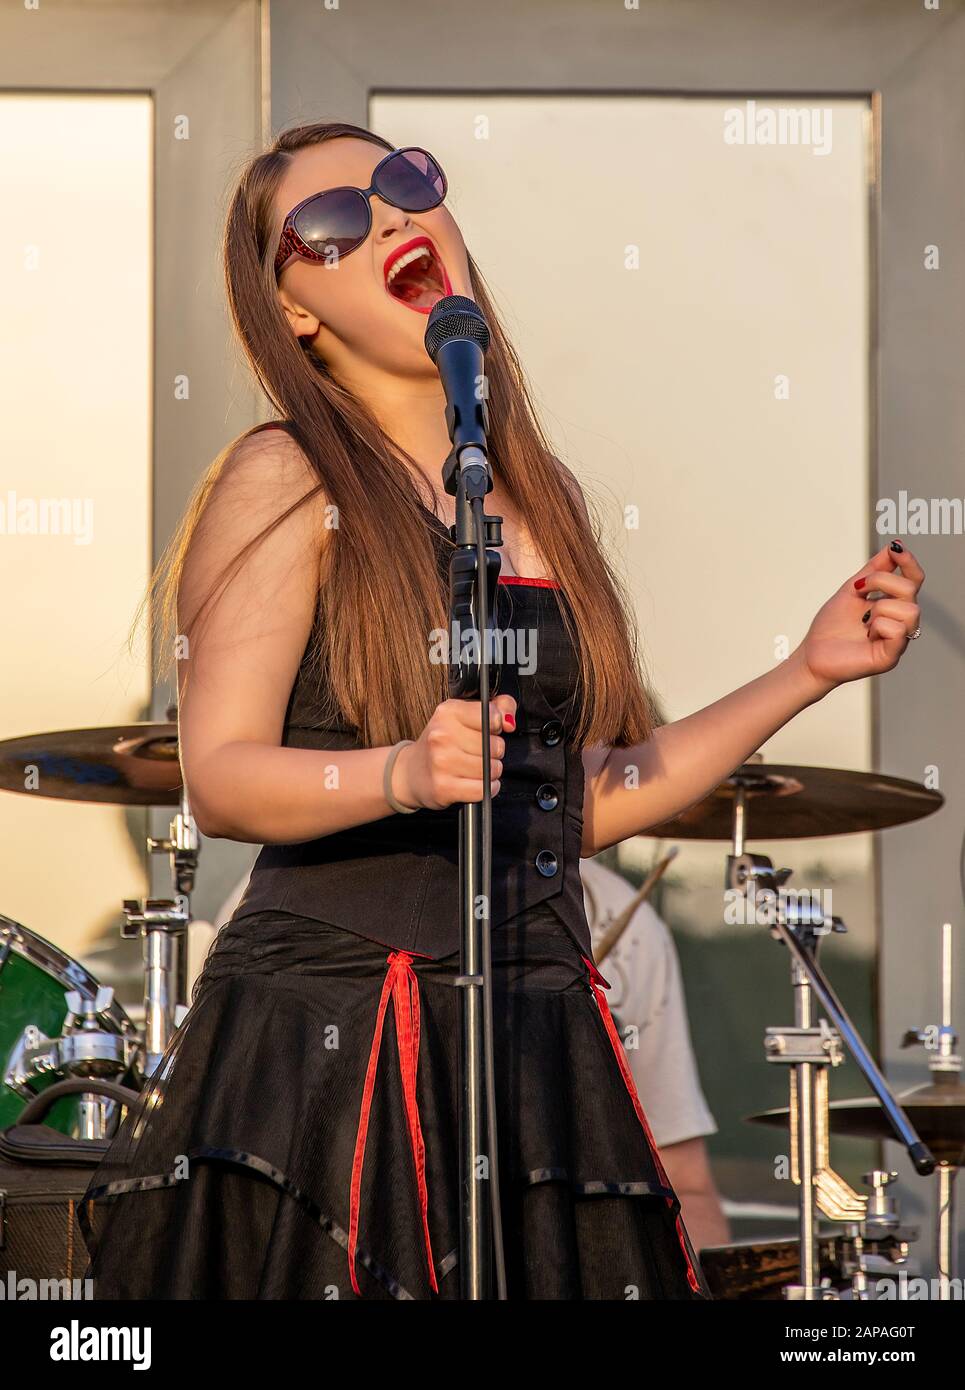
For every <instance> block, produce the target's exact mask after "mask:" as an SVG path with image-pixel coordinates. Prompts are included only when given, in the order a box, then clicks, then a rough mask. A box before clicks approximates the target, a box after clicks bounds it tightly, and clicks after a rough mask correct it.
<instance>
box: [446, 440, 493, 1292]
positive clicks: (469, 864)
mask: <svg viewBox="0 0 965 1390" xmlns="http://www.w3.org/2000/svg"><path fill="white" fill-rule="evenodd" d="M443 481H444V484H445V488H446V491H447V492H449V493H455V496H456V524H455V526H454V527H453V528H452V533H453V540H454V541H455V544H456V549H455V551H454V552H453V555H452V559H451V561H450V565H449V636H450V656H449V663H450V665H449V694H450V698H455V699H476V698H477V697H478V698H479V699H480V701H481V704H482V714H483V721H482V739H483V750H484V751H483V758H484V767H483V773H484V793H485V800H484V801H483V802H482V803H476V802H467V803H465V804H464V805H462V806H460V808H459V877H460V892H459V900H460V974H459V976H458V978H457V980H456V984H457V985H458V986H459V987H460V989H461V990H462V1008H461V1025H462V1026H461V1050H460V1062H461V1066H460V1080H459V1180H460V1200H459V1206H460V1271H461V1290H462V1297H463V1298H464V1299H471V1300H481V1299H488V1298H491V1297H492V1246H493V1235H494V1232H493V1223H492V1220H491V1191H492V1184H493V1183H494V1182H495V1183H497V1184H498V1171H497V1170H496V1164H497V1156H496V1152H495V1143H494V1142H492V1141H493V1139H494V1134H493V1130H494V1128H495V1124H494V1123H493V1125H492V1126H490V1124H489V1123H488V1115H487V1096H492V1094H493V1086H494V1078H492V1077H490V1076H487V1060H489V1059H488V1056H487V1048H486V1045H485V1044H486V1012H487V1005H488V1008H489V1010H490V1019H491V997H490V998H489V999H487V995H488V991H489V989H490V985H491V958H490V899H491V880H492V843H491V842H492V835H491V817H492V804H491V801H490V799H489V777H488V766H489V756H488V750H489V720H488V714H489V674H490V666H491V664H492V663H491V660H490V657H491V649H492V642H491V638H490V635H489V634H490V631H491V624H492V614H493V612H494V609H495V597H496V584H497V581H498V579H499V569H500V559H499V555H498V554H497V553H496V552H495V551H494V550H489V549H488V548H487V549H486V552H485V555H486V566H485V571H482V570H481V569H480V566H479V554H478V544H477V531H476V519H475V515H474V511H477V512H479V513H482V510H483V505H484V499H485V497H486V494H487V493H488V492H489V491H490V490H491V489H492V473H491V471H490V467H489V462H488V460H487V458H486V455H485V453H484V451H483V449H482V448H481V447H479V446H478V445H475V444H472V445H469V446H467V447H464V448H462V449H454V450H453V452H452V453H451V454H450V455H449V458H448V459H447V460H446V464H445V467H444V468H443ZM474 503H475V508H474ZM501 520H502V519H501V518H500V517H486V516H484V517H483V522H484V526H485V542H486V546H487V547H488V546H490V545H501V544H502V538H501V527H500V523H501ZM466 634H468V636H469V639H470V640H469V643H468V646H467V644H466V642H465V641H464V637H465V635H466ZM454 635H455V636H457V638H458V645H457V646H456V647H455V649H453V646H452V642H453V637H454ZM487 821H488V825H487ZM486 832H488V833H486ZM490 1026H491V1023H490ZM500 1234H501V1233H500ZM497 1238H498V1237H497Z"/></svg>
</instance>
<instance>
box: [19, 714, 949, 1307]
mask: <svg viewBox="0 0 965 1390" xmlns="http://www.w3.org/2000/svg"><path fill="white" fill-rule="evenodd" d="M175 720H176V712H175V711H174V710H173V709H171V710H169V711H168V721H167V722H158V723H137V724H128V725H123V726H120V727H113V728H98V729H80V730H71V731H67V732H59V733H49V734H35V735H31V736H29V737H22V738H13V739H8V740H6V741H4V742H0V790H6V791H10V792H23V791H24V790H25V788H26V787H28V786H29V787H30V788H31V790H32V792H33V794H34V795H37V794H39V795H42V796H50V797H57V798H62V799H67V800H72V801H79V802H99V803H103V804H109V805H115V806H118V805H119V806H153V807H168V808H171V809H172V810H173V811H174V815H173V818H172V820H171V822H170V829H169V834H168V836H167V837H166V838H164V839H161V840H157V839H153V838H149V839H148V841H147V849H148V851H149V852H150V853H152V854H167V855H168V858H169V863H170V873H171V896H170V897H168V898H164V899H159V898H148V899H146V900H126V901H125V902H124V907H123V911H124V921H123V925H122V927H121V932H122V935H124V936H127V937H139V938H140V939H141V940H142V943H143V977H144V987H143V1022H142V1023H140V1024H139V1025H138V1024H135V1022H134V1021H133V1020H132V1018H131V1017H130V1016H129V1015H128V1014H127V1013H126V1012H125V1010H124V1009H123V1008H122V1007H121V1005H120V1004H119V1003H118V1002H117V1000H116V999H115V998H114V992H113V990H112V989H111V988H110V987H107V986H103V985H100V984H99V983H98V982H97V980H95V979H94V978H93V976H92V975H91V974H90V972H89V971H88V970H87V969H85V968H84V967H83V966H82V965H81V964H80V963H79V962H77V961H75V960H72V959H71V958H70V957H69V956H67V955H65V954H64V952H62V951H61V950H59V949H58V948H57V947H56V946H54V945H52V944H51V943H50V942H48V941H45V940H44V939H43V938H42V937H40V936H38V935H36V933H34V932H32V931H30V930H29V929H28V928H27V927H25V926H22V925H21V924H19V923H17V922H14V921H12V920H11V919H10V918H7V917H3V916H0V1131H2V1132H4V1133H5V1132H7V1131H8V1129H9V1127H11V1126H13V1127H15V1126H16V1125H17V1124H18V1121H20V1120H21V1119H22V1117H23V1115H24V1114H25V1113H28V1111H30V1110H34V1109H36V1107H37V1105H38V1104H40V1103H41V1102H40V1100H39V1098H41V1097H45V1096H46V1098H47V1099H48V1100H49V1101H50V1102H51V1103H50V1104H49V1105H46V1106H45V1107H44V1108H45V1110H46V1115H45V1119H46V1124H47V1126H48V1127H49V1128H50V1129H52V1130H54V1131H57V1132H58V1133H59V1134H60V1135H63V1136H69V1138H70V1140H72V1141H74V1143H75V1144H76V1145H78V1146H81V1147H82V1146H83V1145H84V1144H90V1145H91V1147H92V1149H96V1150H97V1151H98V1152H101V1151H102V1150H103V1147H104V1143H105V1141H106V1140H109V1138H110V1136H111V1135H112V1134H113V1133H114V1132H115V1130H116V1128H117V1125H118V1123H119V1122H120V1118H121V1115H122V1113H123V1109H124V1107H125V1104H126V1103H127V1104H129V1103H131V1101H132V1100H133V1099H134V1097H135V1096H136V1094H137V1092H138V1091H139V1090H140V1089H141V1088H142V1087H143V1085H144V1082H145V1080H146V1079H147V1078H148V1077H150V1076H151V1074H152V1073H153V1072H154V1070H155V1069H156V1067H157V1066H158V1063H159V1062H160V1059H161V1057H162V1055H163V1054H164V1051H165V1049H166V1048H167V1046H168V1044H169V1042H170V1041H171V1039H172V1038H173V1036H174V1034H175V1032H176V1030H177V1028H178V1027H179V1026H180V1023H181V1021H182V1019H183V1017H184V1014H185V1013H186V1011H187V1007H188V999H187V979H188V976H187V941H188V933H189V930H190V926H191V922H192V916H191V894H192V891H193V888H194V883H195V877H196V872H197V867H198V859H199V851H200V839H199V835H198V831H197V827H196V826H195V823H194V820H193V818H192V815H191V809H190V805H189V802H188V797H187V792H186V789H185V787H184V785H183V782H182V779H181V771H180V766H179V761H178V739H177V725H176V722H175ZM29 774H32V776H31V775H29ZM942 804H943V798H942V797H941V795H940V794H939V793H938V792H936V791H931V790H928V789H926V788H924V787H922V786H920V785H919V784H917V783H914V782H910V781H906V780H904V779H900V778H895V777H885V776H881V775H878V774H876V773H860V772H846V771H839V770H837V769H833V768H820V767H817V768H815V767H791V766H785V765H774V764H765V763H764V762H763V761H760V760H759V758H754V759H751V760H750V761H749V762H747V763H745V764H744V765H743V766H742V767H740V768H738V769H737V771H736V772H734V773H733V775H732V776H730V777H729V778H727V779H726V780H725V781H724V782H723V783H722V784H721V785H720V786H718V787H717V788H716V789H715V790H714V791H713V792H712V793H711V794H710V795H709V796H708V797H706V798H705V799H704V800H703V801H701V802H699V803H698V804H697V805H695V806H693V807H691V808H690V809H689V810H688V811H686V812H684V813H683V815H681V816H679V817H678V818H676V819H675V820H673V821H668V822H667V823H666V824H663V825H660V826H655V827H653V828H652V829H651V830H649V831H648V832H647V833H648V836H652V837H656V838H661V839H699V840H724V841H729V842H730V853H729V854H728V856H727V879H726V887H727V889H728V890H730V892H732V893H736V894H741V895H744V896H745V897H746V898H748V899H753V905H754V915H752V916H751V917H750V918H749V919H748V920H751V921H759V920H760V904H761V902H762V900H763V901H765V902H766V903H767V904H768V909H769V910H768V912H767V914H766V926H767V929H768V930H769V932H770V934H771V935H772V936H773V937H774V938H775V940H777V941H778V942H779V943H781V944H783V945H784V946H785V947H786V948H787V950H788V956H789V962H790V969H791V987H792V998H793V1006H794V1023H793V1025H790V1026H775V1027H772V1028H768V1029H767V1034H766V1038H765V1057H766V1060H767V1062H768V1063H769V1064H772V1065H780V1066H785V1067H787V1068H788V1072H789V1106H788V1108H786V1109H781V1110H775V1111H769V1112H767V1113H765V1114H762V1115H757V1116H753V1117H751V1118H752V1119H753V1120H754V1121H755V1122H759V1123H762V1124H769V1125H779V1126H781V1127H789V1134H790V1150H791V1168H792V1172H791V1176H792V1178H793V1181H794V1183H795V1185H796V1187H797V1192H798V1198H799V1239H798V1240H797V1241H777V1242H772V1243H770V1244H766V1245H760V1244H758V1245H742V1246H732V1247H722V1248H719V1249H716V1250H709V1251H705V1252H703V1255H702V1258H703V1259H704V1264H705V1269H706V1272H707V1275H708V1279H709V1281H710V1283H711V1287H712V1288H714V1290H715V1292H716V1293H717V1294H718V1295H719V1296H720V1297H723V1298H768V1297H781V1296H783V1297H785V1298H791V1299H805V1300H817V1299H820V1300H824V1299H828V1298H838V1297H852V1298H857V1299H862V1298H869V1297H872V1296H873V1293H872V1291H871V1290H872V1288H873V1281H874V1279H875V1278H880V1277H881V1270H882V1268H885V1269H890V1270H897V1269H899V1268H900V1267H901V1266H902V1265H903V1264H905V1263H906V1262H907V1260H908V1252H909V1244H910V1242H911V1241H912V1239H913V1238H914V1237H915V1236H916V1235H917V1233H916V1232H914V1231H911V1230H909V1229H908V1228H906V1227H903V1226H902V1224H901V1220H900V1216H899V1213H898V1210H897V1203H896V1201H895V1200H894V1198H893V1197H892V1196H891V1195H890V1193H889V1191H888V1189H889V1187H890V1185H891V1183H892V1181H893V1180H894V1178H895V1177H896V1175H895V1174H892V1173H887V1172H882V1171H878V1170H875V1171H873V1172H871V1173H869V1174H867V1175H866V1178H865V1182H866V1185H867V1187H868V1189H869V1191H868V1192H867V1193H863V1194H862V1193H858V1192H856V1191H854V1189H853V1188H851V1186H850V1185H849V1184H848V1183H847V1182H845V1180H844V1179H843V1178H842V1177H840V1175H838V1174H837V1173H836V1172H835V1171H834V1169H833V1168H832V1167H831V1165H830V1156H829V1148H830V1137H831V1136H832V1135H862V1136H866V1137H868V1138H871V1139H884V1138H897V1139H898V1140H899V1141H900V1142H902V1143H904V1144H905V1146H906V1148H907V1149H908V1151H909V1154H910V1155H911V1157H912V1161H913V1163H914V1164H915V1167H916V1169H917V1171H918V1172H920V1173H922V1174H928V1173H931V1172H933V1171H934V1170H935V1169H936V1168H937V1172H938V1182H939V1188H940V1191H939V1218H938V1230H937V1233H936V1240H937V1250H938V1266H939V1272H940V1275H941V1276H943V1279H944V1284H945V1285H946V1286H947V1285H949V1284H950V1281H951V1280H952V1276H953V1251H952V1247H953V1234H954V1213H953V1193H954V1179H955V1175H956V1173H957V1170H958V1169H959V1168H960V1167H961V1166H962V1165H963V1162H965V1087H963V1085H962V1083H961V1080H960V1071H961V1060H960V1058H959V1057H958V1056H957V1054H956V1052H955V1047H956V1045H957V1035H956V1033H955V1031H954V1029H953V1026H952V1021H951V993H952V959H951V933H950V929H949V928H948V927H946V928H945V930H944V937H943V954H942V960H943V973H942V986H943V987H942V1000H943V1006H942V1018H941V1022H940V1023H938V1024H934V1025H929V1026H927V1027H922V1028H920V1029H917V1030H915V1031H914V1032H913V1033H911V1034H909V1035H908V1036H907V1037H906V1038H905V1040H904V1041H905V1043H906V1045H909V1046H910V1045H912V1044H922V1045H923V1046H924V1047H925V1049H926V1050H927V1052H928V1055H929V1070H930V1072H931V1076H932V1079H931V1081H930V1083H929V1084H928V1085H924V1086H920V1087H917V1088H916V1089H914V1090H911V1091H909V1092H907V1093H905V1094H904V1095H902V1096H900V1097H898V1098H897V1099H896V1098H895V1097H894V1096H893V1095H892V1093H891V1091H890V1090H889V1088H888V1085H887V1082H886V1081H885V1079H884V1077H883V1076H882V1075H881V1073H880V1071H879V1070H878V1068H877V1066H876V1064H875V1062H874V1060H873V1059H872V1057H871V1055H870V1053H869V1052H868V1049H867V1048H866V1046H865V1044H864V1043H863V1041H862V1039H861V1037H860V1036H859V1034H858V1032H857V1030H856V1029H855V1028H854V1025H853V1024H852V1023H851V1021H850V1019H849V1018H848V1016H847V1013H846V1012H845V1010H844V1007H843V1005H842V1004H841V1002H840V1000H839V999H838V997H837V995H836V994H835V992H834V989H833V987H832V985H831V983H830V981H829V980H828V979H827V976H826V975H825V973H824V971H823V970H822V968H821V966H820V965H819V963H818V959H817V957H818V947H819V945H820V942H821V939H822V938H823V937H824V936H825V935H827V934H828V933H829V932H838V931H842V930H844V924H843V923H842V922H841V921H840V920H839V919H838V918H831V917H826V916H825V915H824V913H823V912H822V911H821V908H820V906H818V905H816V904H814V903H813V902H811V901H802V899H801V895H798V894H795V893H794V892H793V891H791V890H789V889H787V888H786V886H785V885H786V884H787V881H788V878H789V877H790V874H791V871H790V870H787V869H780V870H777V869H775V868H774V867H773V865H772V863H771V861H770V860H769V859H767V858H766V857H764V856H762V855H757V854H752V853H749V852H748V851H747V849H746V844H747V841H748V838H749V833H750V830H751V829H753V832H754V835H755V837H757V838H759V839H767V840H774V839H783V838H787V839H794V838H798V837H804V836H824V835H838V834H844V833H849V832H854V831H861V830H880V829H883V828H885V827H888V826H895V825H899V824H902V823H906V822H909V821H913V820H917V819H920V818H921V817H923V816H927V815H930V814H932V813H933V812H934V811H936V810H938V808H939V807H940V806H941V805H942ZM667 862H669V858H668V861H667ZM665 867H666V865H665V864H664V865H663V866H661V867H660V868H659V869H658V870H657V871H655V872H654V873H653V874H651V876H650V879H649V880H648V883H647V884H646V885H644V889H643V890H641V891H642V892H644V891H649V889H650V888H651V887H652V886H653V883H654V882H655V881H656V879H657V878H658V877H659V875H660V873H661V872H663V869H664V868H665ZM638 897H639V895H638ZM804 898H805V899H807V895H804ZM635 906H636V904H635V903H634V904H632V905H631V908H630V909H628V911H627V913H626V914H624V916H625V918H626V920H625V921H624V920H622V919H621V920H620V921H619V922H617V923H615V924H613V927H612V928H611V931H610V933H609V935H608V945H609V946H612V945H613V943H614V941H615V940H616V937H617V936H618V935H619V930H620V928H621V927H625V926H626V925H627V924H628V922H629V920H630V917H631V916H632V910H633V909H634V908H635ZM818 1005H820V1009H821V1012H822V1013H823V1015H824V1017H823V1018H819V1017H818V1009H817V1006H818ZM845 1050H847V1051H849V1052H850V1053H851V1054H852V1056H853V1057H854V1059H855V1061H856V1062H857V1063H858V1066H859V1067H860V1069H861V1070H862V1072H863V1074H864V1075H865V1078H866V1079H867V1081H868V1084H869V1086H870V1088H871V1090H872V1091H873V1093H874V1094H873V1096H871V1097H868V1098H863V1099H860V1100H836V1101H833V1102H832V1101H830V1100H829V1094H828V1074H829V1072H830V1071H831V1069H833V1068H834V1067H836V1066H838V1065H839V1064H840V1062H841V1061H842V1060H843V1058H844V1053H845ZM85 1085H89V1087H90V1089H89V1090H86V1089H84V1088H85ZM2 1138H3V1133H0V1141H2ZM0 1147H2V1145H0ZM819 1214H820V1216H821V1217H823V1218H824V1220H825V1222H826V1223H830V1226H831V1228H832V1229H831V1230H830V1231H829V1230H828V1229H827V1228H825V1229H823V1230H819V1224H818V1223H819ZM939 1296H949V1295H948V1294H947V1293H946V1294H945V1295H941V1294H940V1295H939Z"/></svg>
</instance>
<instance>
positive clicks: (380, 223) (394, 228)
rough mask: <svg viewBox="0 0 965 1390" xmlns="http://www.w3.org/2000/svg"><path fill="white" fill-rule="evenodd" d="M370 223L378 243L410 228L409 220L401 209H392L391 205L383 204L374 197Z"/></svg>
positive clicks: (407, 215) (410, 222)
mask: <svg viewBox="0 0 965 1390" xmlns="http://www.w3.org/2000/svg"><path fill="white" fill-rule="evenodd" d="M372 221H373V222H374V224H375V235H376V237H377V238H378V239H379V240H380V241H388V239H389V237H391V236H395V235H396V234H397V233H398V232H405V231H408V229H409V228H410V227H411V226H412V221H411V218H410V217H409V214H408V213H407V212H404V211H403V209H402V208H394V207H393V206H392V204H391V203H383V202H382V201H381V199H380V198H378V196H377V195H376V197H375V198H373V199H372Z"/></svg>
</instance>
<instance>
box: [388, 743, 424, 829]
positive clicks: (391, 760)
mask: <svg viewBox="0 0 965 1390" xmlns="http://www.w3.org/2000/svg"><path fill="white" fill-rule="evenodd" d="M410 743H415V739H414V738H403V739H400V740H399V742H398V743H397V744H396V745H395V747H394V748H392V749H391V750H390V752H389V756H388V757H387V758H386V760H385V767H384V768H383V769H382V794H383V795H384V797H385V799H386V801H387V802H388V803H389V805H390V806H391V807H392V810H393V811H397V812H398V814H399V815H400V816H411V815H414V814H415V812H416V811H418V809H419V808H418V806H403V805H402V802H401V801H397V800H396V798H395V795H394V794H393V791H392V773H393V771H394V770H395V760H396V758H397V757H398V756H399V754H400V753H401V752H402V750H403V748H407V747H408V746H409V744H410Z"/></svg>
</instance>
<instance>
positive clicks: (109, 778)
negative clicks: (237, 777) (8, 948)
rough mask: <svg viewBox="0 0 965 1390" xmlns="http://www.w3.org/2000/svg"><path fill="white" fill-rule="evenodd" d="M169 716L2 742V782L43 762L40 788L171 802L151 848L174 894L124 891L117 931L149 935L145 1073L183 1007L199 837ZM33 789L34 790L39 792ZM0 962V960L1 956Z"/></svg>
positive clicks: (104, 798)
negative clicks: (142, 895)
mask: <svg viewBox="0 0 965 1390" xmlns="http://www.w3.org/2000/svg"><path fill="white" fill-rule="evenodd" d="M166 713H167V720H166V721H165V722H157V723H150V722H144V723H135V724H124V725H114V726H111V727H108V728H100V729H97V728H95V729H69V730H63V731H61V732H58V733H44V734H31V735H28V736H27V737H21V738H12V739H6V740H4V741H3V742H0V790H8V791H20V792H22V791H24V790H26V788H25V785H24V768H25V767H27V766H34V767H36V768H37V769H38V770H39V775H40V785H39V787H38V788H36V791H39V792H40V794H41V795H42V796H49V797H56V798H60V799H66V800H72V801H88V802H90V801H93V802H99V803H105V804H113V805H123V806H174V807H176V808H177V812H176V814H175V816H174V817H173V819H172V820H171V822H170V826H169V831H168V835H167V836H166V837H165V838H163V839H155V838H154V837H153V836H152V837H149V838H148V840H147V847H148V852H149V853H151V854H167V855H168V856H169V857H170V864H171V878H172V883H173V891H174V897H173V898H170V899H166V898H165V899H162V898H148V899H145V900H143V901H142V900H134V899H128V900H126V901H125V902H124V906H123V911H124V923H123V925H122V927H121V935H122V936H124V937H136V936H140V937H142V939H143V942H144V1031H145V1037H144V1045H145V1060H144V1065H145V1069H146V1074H148V1075H149V1074H150V1073H151V1072H152V1071H153V1070H154V1069H155V1067H156V1066H157V1063H158V1061H159V1060H160V1058H161V1055H162V1053H163V1052H164V1050H165V1048H166V1047H167V1045H168V1043H169V1042H170V1041H171V1038H172V1037H173V1036H174V1032H175V1030H176V1028H177V1027H178V1025H179V1023H180V1022H181V1020H182V1018H183V1017H184V1015H185V1013H186V1012H187V1004H188V1000H187V979H188V961H187V941H186V936H187V930H188V925H189V922H190V895H191V893H192V891H193V889H194V882H195V875H196V871H197V866H198V854H199V844H200V840H199V835H198V830H197V826H196V824H195V821H194V818H193V816H192V815H191V809H190V805H189V803H188V795H187V790H186V788H185V787H184V785H183V782H182V778H181V767H180V763H179V756H178V727H177V708H176V706H173V705H172V706H169V707H168V709H167V711H166ZM35 794H36V792H35ZM0 967H2V958H0Z"/></svg>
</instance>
